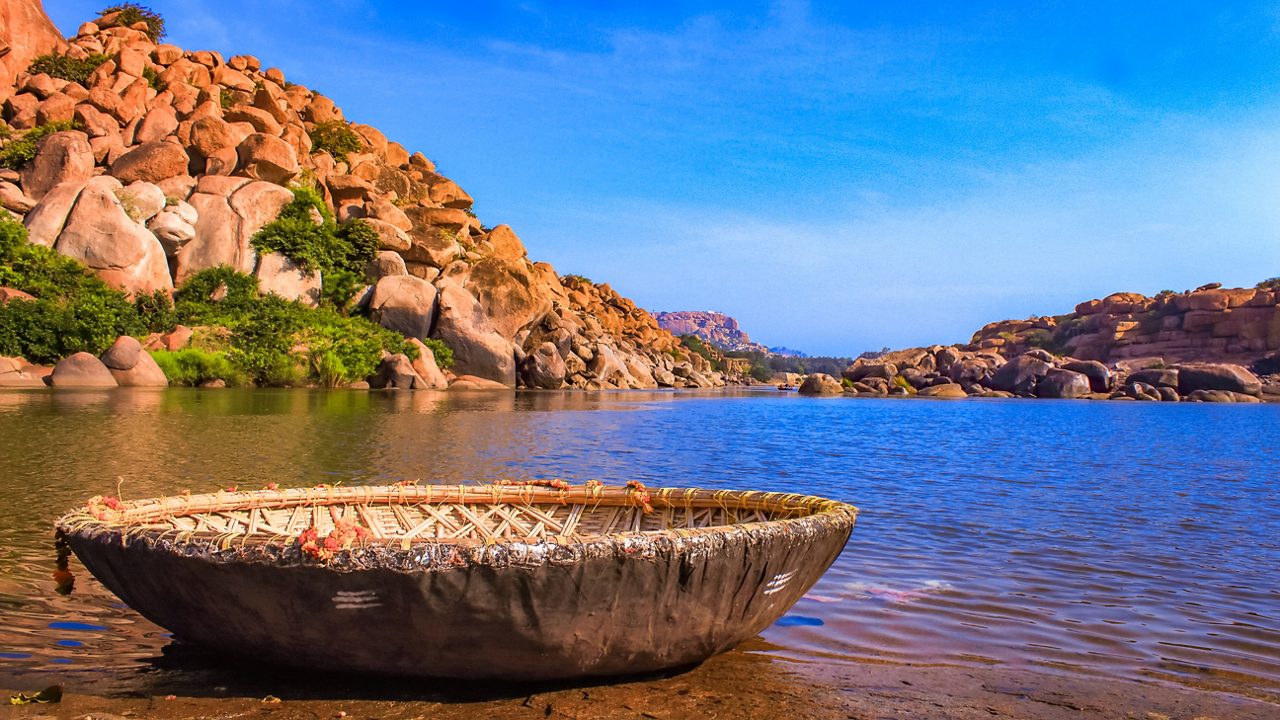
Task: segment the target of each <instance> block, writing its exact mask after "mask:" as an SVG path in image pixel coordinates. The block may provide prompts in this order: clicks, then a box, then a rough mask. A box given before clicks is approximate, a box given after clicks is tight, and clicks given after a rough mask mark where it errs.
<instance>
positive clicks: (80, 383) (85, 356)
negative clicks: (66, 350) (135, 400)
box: [49, 352, 119, 388]
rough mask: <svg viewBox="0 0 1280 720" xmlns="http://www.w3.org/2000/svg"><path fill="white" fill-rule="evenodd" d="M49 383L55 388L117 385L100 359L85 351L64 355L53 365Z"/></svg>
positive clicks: (108, 386)
mask: <svg viewBox="0 0 1280 720" xmlns="http://www.w3.org/2000/svg"><path fill="white" fill-rule="evenodd" d="M49 384H50V385H51V386H53V387H57V388H110V387H118V386H119V383H117V382H116V379H115V377H114V376H113V375H112V374H111V371H110V370H109V369H107V366H106V365H103V364H102V361H101V360H99V359H98V358H96V357H94V356H93V355H91V354H89V353H87V352H78V353H75V354H74V355H71V356H70V357H65V358H63V359H61V360H59V361H58V364H57V365H54V366H53V372H52V373H51V374H50V375H49Z"/></svg>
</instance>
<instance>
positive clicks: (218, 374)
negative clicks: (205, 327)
mask: <svg viewBox="0 0 1280 720" xmlns="http://www.w3.org/2000/svg"><path fill="white" fill-rule="evenodd" d="M151 357H153V358H155V361H156V364H157V365H159V366H160V369H161V370H162V371H163V372H164V376H165V377H166V378H168V379H169V384H170V385H186V386H188V387H195V386H197V385H201V384H203V383H206V382H209V381H211V380H222V381H223V382H225V383H226V384H227V385H229V386H232V387H237V386H242V385H248V384H249V378H248V377H247V376H246V375H245V374H244V372H243V371H241V370H240V368H238V367H236V365H235V364H234V363H233V362H232V361H231V358H230V357H228V356H227V354H226V353H225V352H218V351H207V350H200V349H198V348H183V349H181V350H173V351H169V350H152V351H151Z"/></svg>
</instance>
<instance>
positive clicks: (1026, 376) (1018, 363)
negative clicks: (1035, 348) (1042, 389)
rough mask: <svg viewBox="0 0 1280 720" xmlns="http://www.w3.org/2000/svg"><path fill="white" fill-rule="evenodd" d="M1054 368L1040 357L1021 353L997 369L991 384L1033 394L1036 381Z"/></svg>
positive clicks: (1009, 390) (1006, 390) (996, 388)
mask: <svg viewBox="0 0 1280 720" xmlns="http://www.w3.org/2000/svg"><path fill="white" fill-rule="evenodd" d="M1052 368H1053V366H1052V365H1050V364H1049V363H1047V362H1045V361H1044V360H1041V359H1039V358H1036V357H1031V356H1029V355H1019V356H1018V357H1016V358H1014V359H1012V360H1010V361H1009V362H1007V363H1005V364H1004V365H1002V366H1001V367H1000V369H999V370H996V371H995V373H994V374H992V376H991V380H990V382H989V384H990V386H991V387H992V388H993V389H995V390H1003V391H1005V392H1011V393H1013V394H1015V395H1031V394H1034V393H1035V389H1036V383H1038V382H1039V381H1040V378H1042V377H1044V376H1045V374H1046V373H1048V372H1049V370H1051V369H1052Z"/></svg>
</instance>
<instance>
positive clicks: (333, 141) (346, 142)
mask: <svg viewBox="0 0 1280 720" xmlns="http://www.w3.org/2000/svg"><path fill="white" fill-rule="evenodd" d="M307 134H308V135H310V136H311V152H313V153H320V152H327V153H329V154H330V155H332V156H333V159H334V160H337V161H338V162H346V161H347V153H353V152H359V151H360V150H361V149H363V148H364V143H363V142H361V140H360V136H359V135H357V134H356V131H355V130H352V129H351V127H350V126H349V125H347V124H346V123H345V122H343V121H341V120H326V121H324V122H319V123H316V124H315V127H313V128H311V132H309V133H307Z"/></svg>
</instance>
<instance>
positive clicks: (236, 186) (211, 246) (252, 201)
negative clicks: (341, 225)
mask: <svg viewBox="0 0 1280 720" xmlns="http://www.w3.org/2000/svg"><path fill="white" fill-rule="evenodd" d="M292 201H293V193H292V192H290V191H289V190H288V189H287V188H283V187H280V186H279V185H273V184H272V183H269V182H261V181H259V182H251V181H249V180H246V179H245V178H233V177H220V176H216V175H206V176H205V177H202V178H201V179H200V182H199V184H197V185H196V188H195V192H194V193H192V195H191V198H190V200H189V201H188V202H189V203H190V204H191V206H192V207H194V208H195V210H196V214H197V219H196V223H195V229H196V234H195V239H193V240H192V241H190V242H188V243H187V244H186V245H185V246H183V247H182V248H181V249H179V250H178V251H177V253H176V258H177V275H178V277H177V280H178V283H179V284H181V283H182V282H183V281H185V280H186V279H187V278H188V277H190V276H191V275H192V274H194V273H196V272H199V271H200V270H205V269H207V268H211V267H217V266H218V265H230V266H231V267H233V268H235V269H237V270H239V271H241V272H246V273H249V272H253V271H254V269H255V268H256V267H257V255H256V253H255V252H254V250H253V247H252V245H251V244H250V242H249V240H250V238H252V237H253V234H254V233H256V232H258V230H261V229H262V226H263V225H265V224H267V223H268V222H270V221H272V220H274V219H275V218H276V216H278V215H279V214H280V211H281V210H282V209H284V206H285V205H288V204H289V203H290V202H292Z"/></svg>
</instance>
